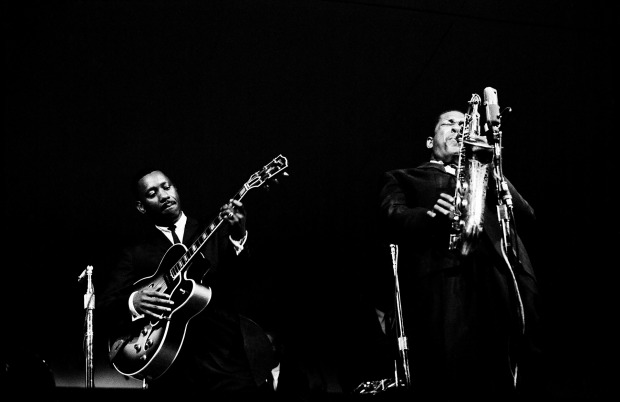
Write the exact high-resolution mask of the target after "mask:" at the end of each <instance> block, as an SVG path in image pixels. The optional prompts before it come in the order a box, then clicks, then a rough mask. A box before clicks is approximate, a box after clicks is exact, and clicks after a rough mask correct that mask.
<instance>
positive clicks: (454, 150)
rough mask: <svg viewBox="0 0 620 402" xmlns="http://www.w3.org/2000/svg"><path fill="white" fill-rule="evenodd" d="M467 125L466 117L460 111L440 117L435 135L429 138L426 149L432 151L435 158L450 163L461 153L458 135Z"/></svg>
mask: <svg viewBox="0 0 620 402" xmlns="http://www.w3.org/2000/svg"><path fill="white" fill-rule="evenodd" d="M464 123H465V115H464V114H463V113H461V112H459V111H450V112H446V113H443V114H442V115H441V116H439V120H438V122H437V125H436V126H435V135H434V136H433V137H428V139H427V140H426V147H427V148H430V149H432V153H433V158H434V159H435V160H439V161H442V162H444V163H450V162H452V161H453V160H454V159H455V156H457V155H458V153H459V142H458V138H457V137H458V135H459V133H460V132H461V130H462V127H463V124H464Z"/></svg>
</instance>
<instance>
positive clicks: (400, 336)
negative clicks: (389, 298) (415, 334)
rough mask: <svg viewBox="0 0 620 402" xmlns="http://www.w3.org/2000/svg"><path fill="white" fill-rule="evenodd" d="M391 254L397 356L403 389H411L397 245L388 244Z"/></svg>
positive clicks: (396, 373) (398, 384)
mask: <svg viewBox="0 0 620 402" xmlns="http://www.w3.org/2000/svg"><path fill="white" fill-rule="evenodd" d="M390 251H391V252H392V268H393V270H394V297H395V304H396V335H397V340H398V354H399V358H400V364H401V370H402V373H403V376H404V377H405V378H404V384H405V388H407V389H409V388H411V373H410V370H409V345H408V344H407V335H406V334H405V324H404V320H403V307H402V303H401V299H400V283H399V281H398V245H396V244H390ZM398 372H399V368H398V366H396V368H395V373H394V374H395V380H396V386H397V387H399V386H400V385H401V381H400V380H399V377H398Z"/></svg>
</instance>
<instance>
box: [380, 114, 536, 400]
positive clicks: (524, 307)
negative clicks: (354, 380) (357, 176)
mask: <svg viewBox="0 0 620 402" xmlns="http://www.w3.org/2000/svg"><path fill="white" fill-rule="evenodd" d="M467 117H468V114H465V113H462V112H460V111H457V110H450V111H447V112H444V113H442V114H441V115H439V117H438V120H437V122H436V124H435V130H434V133H433V135H432V136H429V137H427V138H426V148H427V149H428V151H429V152H430V160H427V161H425V162H423V163H422V164H420V165H419V166H417V167H415V168H403V169H396V170H390V171H387V172H384V173H383V175H382V176H381V182H380V191H379V198H380V200H379V211H380V221H381V229H382V231H383V234H382V235H383V238H384V239H385V240H386V241H387V242H389V243H395V244H398V245H399V247H400V248H399V249H400V257H399V259H400V262H399V267H400V269H399V271H400V287H401V292H400V293H401V298H402V310H403V316H404V322H405V328H406V331H407V334H406V335H407V337H408V340H409V362H410V366H411V367H410V369H411V378H412V392H413V393H415V394H417V395H418V396H420V397H423V398H431V397H432V398H434V399H437V400H452V399H456V398H459V399H462V398H463V397H475V398H477V399H478V400H480V399H489V400H491V399H492V400H502V401H504V400H514V398H517V397H519V396H526V395H531V393H532V392H534V391H540V390H541V389H542V388H538V387H539V386H540V385H541V382H540V378H541V376H540V375H538V372H537V370H541V369H540V364H539V363H540V362H541V361H542V360H540V359H541V347H540V345H539V344H538V337H539V332H540V330H539V328H540V319H539V315H540V313H539V306H538V304H539V295H538V285H537V282H536V277H535V275H534V271H533V267H532V264H531V262H530V259H529V257H528V254H527V251H526V250H525V246H524V244H523V241H522V240H521V238H519V237H518V236H517V247H518V255H519V261H518V264H516V266H514V267H507V266H506V263H505V261H504V259H503V258H502V256H501V250H500V242H501V236H502V234H501V228H500V225H499V223H498V217H497V216H496V203H497V196H496V195H495V194H494V189H493V186H492V185H490V186H489V187H488V192H487V196H486V200H485V203H486V204H487V208H486V209H485V210H484V220H483V224H482V225H483V230H482V232H481V234H480V238H479V239H478V241H477V243H476V244H475V247H474V248H473V250H472V251H471V252H470V253H469V254H467V255H463V254H460V253H458V252H457V251H455V250H451V249H450V248H449V247H448V243H449V242H448V239H449V237H450V233H451V230H452V219H453V217H454V212H455V205H454V201H455V200H454V195H455V188H456V181H457V178H456V174H457V170H458V167H457V166H454V165H455V164H457V163H458V162H459V152H460V149H461V148H460V145H461V142H459V141H460V138H461V137H459V136H460V135H462V133H463V130H464V126H465V124H466V121H467ZM491 180H492V179H489V182H490V181H491ZM508 186H509V190H510V193H511V195H512V199H513V202H514V213H515V216H516V219H518V221H519V222H520V223H524V224H525V223H526V222H528V221H529V223H528V224H532V223H533V221H534V210H533V208H532V207H531V206H530V205H529V204H528V202H527V201H526V200H525V199H524V198H523V197H522V196H521V195H520V194H519V193H518V192H517V191H516V190H515V188H514V187H513V185H512V184H511V183H508ZM513 273H514V275H513ZM520 312H523V314H520ZM521 316H523V318H524V320H525V323H524V325H523V322H522V320H521Z"/></svg>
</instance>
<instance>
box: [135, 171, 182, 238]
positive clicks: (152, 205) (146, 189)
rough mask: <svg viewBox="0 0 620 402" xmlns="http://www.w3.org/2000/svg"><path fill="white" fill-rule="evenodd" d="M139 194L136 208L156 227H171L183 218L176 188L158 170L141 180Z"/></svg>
mask: <svg viewBox="0 0 620 402" xmlns="http://www.w3.org/2000/svg"><path fill="white" fill-rule="evenodd" d="M138 194H139V201H137V203H136V208H137V209H138V211H140V212H141V213H143V214H146V215H148V216H149V217H150V218H151V220H153V222H154V223H155V224H156V225H161V226H167V225H170V224H172V223H174V222H176V221H177V220H178V219H179V217H180V216H181V200H180V198H179V194H178V193H177V190H176V187H174V185H173V184H172V183H171V182H170V179H168V177H166V175H165V174H163V173H162V172H160V171H158V170H156V171H154V172H151V173H149V174H147V175H146V176H144V177H143V178H142V179H140V181H139V182H138Z"/></svg>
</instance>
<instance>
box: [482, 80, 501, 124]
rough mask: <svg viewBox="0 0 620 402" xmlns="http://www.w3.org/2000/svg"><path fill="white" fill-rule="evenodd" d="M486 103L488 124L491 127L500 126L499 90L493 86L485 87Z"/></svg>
mask: <svg viewBox="0 0 620 402" xmlns="http://www.w3.org/2000/svg"><path fill="white" fill-rule="evenodd" d="M484 105H485V106H486V118H487V121H486V123H487V125H488V126H489V127H488V128H489V129H490V128H491V127H492V126H499V123H500V122H499V119H500V113H499V105H498V104H497V90H495V89H494V88H491V87H486V88H484Z"/></svg>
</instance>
